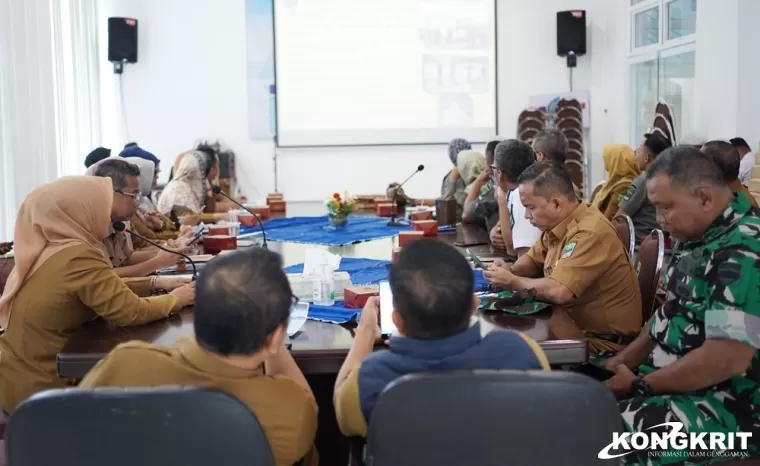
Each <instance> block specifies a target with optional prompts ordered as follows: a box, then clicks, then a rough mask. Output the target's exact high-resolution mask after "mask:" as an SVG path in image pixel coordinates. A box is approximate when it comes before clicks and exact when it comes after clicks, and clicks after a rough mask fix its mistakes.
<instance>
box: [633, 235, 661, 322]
mask: <svg viewBox="0 0 760 466" xmlns="http://www.w3.org/2000/svg"><path fill="white" fill-rule="evenodd" d="M664 262H665V236H664V235H663V233H662V231H661V230H656V229H655V230H652V232H651V233H650V234H649V235H648V236H647V237H646V238H644V239H643V240H642V241H641V246H639V253H638V254H637V255H636V273H637V274H638V276H639V289H640V290H641V318H642V319H643V320H642V322H644V323H646V322H647V321H648V320H649V318H650V317H652V313H653V312H654V306H655V298H656V297H657V284H658V283H659V282H660V274H661V273H662V267H663V264H664Z"/></svg>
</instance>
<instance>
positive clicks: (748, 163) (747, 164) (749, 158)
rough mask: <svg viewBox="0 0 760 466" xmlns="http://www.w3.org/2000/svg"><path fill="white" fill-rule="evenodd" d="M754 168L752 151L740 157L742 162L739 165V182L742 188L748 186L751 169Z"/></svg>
mask: <svg viewBox="0 0 760 466" xmlns="http://www.w3.org/2000/svg"><path fill="white" fill-rule="evenodd" d="M754 166H755V153H754V152H752V151H749V152H747V153H746V154H744V157H742V161H741V163H740V164H739V181H741V182H742V184H743V185H744V186H747V185H748V184H749V180H750V178H752V167H754Z"/></svg>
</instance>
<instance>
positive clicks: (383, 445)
mask: <svg viewBox="0 0 760 466" xmlns="http://www.w3.org/2000/svg"><path fill="white" fill-rule="evenodd" d="M613 432H624V427H623V423H622V420H621V418H620V414H619V412H618V409H617V404H616V403H615V399H614V398H613V396H612V395H611V394H610V392H609V391H608V390H607V389H606V388H605V387H604V386H603V385H601V384H600V383H598V382H596V381H594V380H593V379H591V378H589V377H586V376H583V375H579V374H572V373H567V372H548V371H529V372H520V371H473V372H450V373H420V374H414V375H408V376H404V377H401V378H400V379H398V380H397V381H395V382H394V383H392V384H391V385H389V386H388V388H386V389H385V390H384V391H383V393H382V394H381V395H380V397H379V399H378V401H377V404H376V405H375V408H374V410H373V412H372V418H371V420H370V425H369V433H368V434H369V435H368V437H367V443H366V447H365V457H364V460H365V462H366V464H371V465H372V466H391V465H392V466H434V465H435V466H439V465H442V464H450V465H478V466H504V465H505V464H508V465H510V466H523V465H524V466H544V465H547V466H548V465H552V466H553V465H558V464H561V465H563V466H575V465H577V466H592V465H597V464H617V463H615V461H614V460H600V459H598V454H599V452H600V451H601V450H602V449H603V448H604V447H605V446H607V445H608V444H610V443H611V442H612V439H613ZM353 447H355V445H353V446H352V454H353V455H355V454H356V453H357V450H356V448H353ZM359 462H360V461H357V458H356V456H353V457H352V463H353V464H356V463H359Z"/></svg>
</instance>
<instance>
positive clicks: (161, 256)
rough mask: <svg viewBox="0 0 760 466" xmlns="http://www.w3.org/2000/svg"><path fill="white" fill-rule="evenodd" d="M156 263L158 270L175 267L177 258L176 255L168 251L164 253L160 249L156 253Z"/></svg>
mask: <svg viewBox="0 0 760 466" xmlns="http://www.w3.org/2000/svg"><path fill="white" fill-rule="evenodd" d="M155 258H156V262H157V264H156V265H157V266H158V268H159V269H163V268H166V267H171V266H173V265H177V261H179V257H178V256H177V255H176V254H173V253H171V252H168V251H164V250H162V249H159V250H158V253H156V256H155Z"/></svg>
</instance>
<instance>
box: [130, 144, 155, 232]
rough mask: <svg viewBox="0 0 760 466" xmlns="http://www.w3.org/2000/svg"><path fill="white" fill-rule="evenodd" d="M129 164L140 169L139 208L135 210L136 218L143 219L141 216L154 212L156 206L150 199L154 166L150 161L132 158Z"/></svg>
mask: <svg viewBox="0 0 760 466" xmlns="http://www.w3.org/2000/svg"><path fill="white" fill-rule="evenodd" d="M129 163H133V164H135V165H137V168H139V169H140V194H142V197H141V198H140V206H139V207H138V208H137V216H138V217H140V218H143V216H144V215H145V214H146V213H147V212H150V211H153V210H156V205H155V204H154V203H153V200H152V199H151V193H152V192H153V175H154V174H155V172H156V166H155V165H154V164H153V162H152V161H150V160H148V159H144V158H138V157H134V158H132V159H131V160H129Z"/></svg>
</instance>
